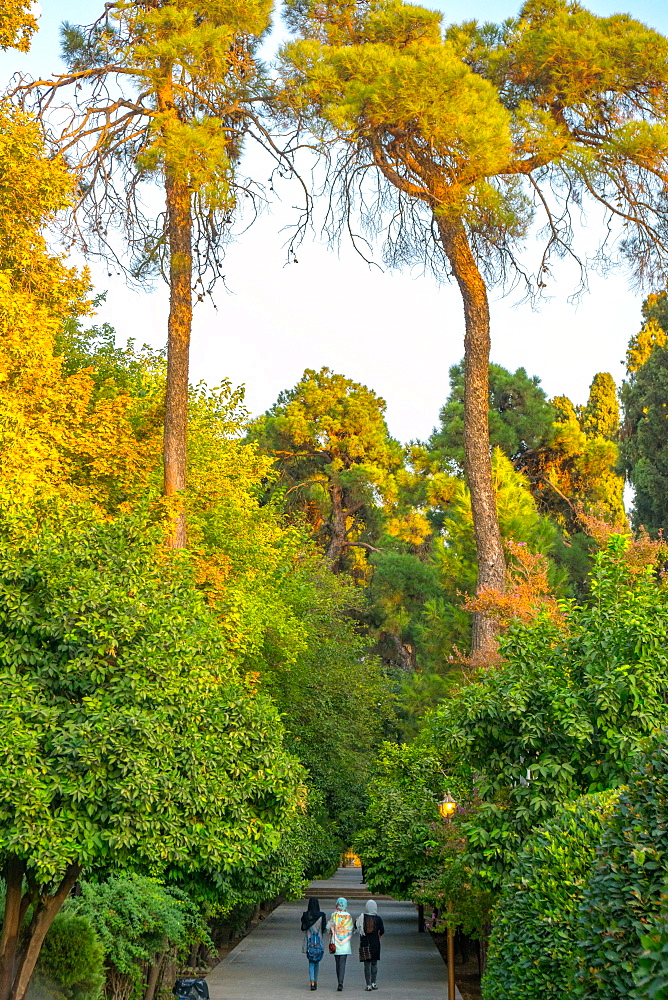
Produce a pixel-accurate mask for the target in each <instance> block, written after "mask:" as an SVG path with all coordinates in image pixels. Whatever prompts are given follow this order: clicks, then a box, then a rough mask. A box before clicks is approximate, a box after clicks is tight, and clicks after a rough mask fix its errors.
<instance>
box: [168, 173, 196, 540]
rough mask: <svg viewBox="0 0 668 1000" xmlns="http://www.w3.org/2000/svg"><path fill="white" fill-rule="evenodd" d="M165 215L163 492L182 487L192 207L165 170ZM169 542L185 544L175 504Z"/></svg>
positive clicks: (174, 491) (170, 493)
mask: <svg viewBox="0 0 668 1000" xmlns="http://www.w3.org/2000/svg"><path fill="white" fill-rule="evenodd" d="M165 188H166V192H167V213H168V217H169V256H170V263H169V333H168V340H167V391H166V396H165V441H164V468H165V496H167V497H171V496H174V495H175V494H178V493H183V492H184V491H185V488H186V466H187V435H188V381H189V362H190V332H191V329H192V315H193V308H192V212H191V196H190V189H189V187H188V185H187V184H186V183H184V182H183V181H179V180H176V179H175V178H174V177H173V176H172V175H171V173H170V171H167V176H166V180H165ZM169 544H170V545H171V546H172V547H173V548H176V549H182V548H185V545H186V513H185V506H184V504H180V505H179V509H178V513H177V515H176V518H175V521H174V527H173V532H172V535H171V537H170V539H169Z"/></svg>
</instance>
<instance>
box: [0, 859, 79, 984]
mask: <svg viewBox="0 0 668 1000" xmlns="http://www.w3.org/2000/svg"><path fill="white" fill-rule="evenodd" d="M80 874H81V865H77V864H71V865H70V866H69V867H68V869H67V871H66V872H65V875H64V876H63V879H62V881H61V883H60V885H59V886H58V889H57V890H56V892H55V893H54V894H53V895H52V896H49V897H47V899H45V900H44V901H43V902H40V903H38V904H37V907H36V910H35V915H34V916H33V919H32V922H31V924H30V929H29V931H28V938H27V941H26V944H25V947H24V949H23V951H22V953H21V956H20V958H19V961H18V964H17V967H16V971H15V973H14V977H13V984H12V989H11V992H10V994H9V1000H24V998H25V995H26V992H27V990H28V986H29V985H30V979H31V977H32V974H33V972H34V971H35V965H36V964H37V959H38V958H39V953H40V951H41V950H42V945H43V944H44V938H45V937H46V935H47V933H48V930H49V928H50V927H51V924H52V923H53V921H54V918H55V917H56V915H57V914H58V913H59V911H60V908H61V906H62V905H63V903H64V902H65V900H66V899H67V897H68V895H69V892H70V889H71V888H72V886H73V885H74V883H75V882H76V881H77V879H78V878H79V875H80Z"/></svg>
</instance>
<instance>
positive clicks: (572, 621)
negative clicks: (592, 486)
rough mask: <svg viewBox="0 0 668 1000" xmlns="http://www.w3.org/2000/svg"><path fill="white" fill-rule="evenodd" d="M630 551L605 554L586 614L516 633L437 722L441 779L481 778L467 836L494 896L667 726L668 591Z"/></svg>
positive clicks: (618, 781)
mask: <svg viewBox="0 0 668 1000" xmlns="http://www.w3.org/2000/svg"><path fill="white" fill-rule="evenodd" d="M628 546H629V540H628V539H625V538H623V537H622V536H620V535H615V536H613V538H612V539H611V541H610V542H609V544H608V547H607V549H606V550H605V551H603V552H601V553H599V554H598V556H597V557H596V564H595V567H594V571H593V573H592V575H591V580H590V586H591V595H592V598H591V601H590V603H589V604H588V605H587V606H583V607H579V606H577V605H570V604H569V605H566V606H564V608H563V614H564V618H563V621H562V622H561V623H555V622H553V621H551V620H550V619H549V618H548V617H547V616H543V617H540V618H539V619H537V620H535V621H532V622H529V623H527V624H525V623H522V622H517V623H516V624H514V625H513V626H512V627H511V628H510V629H509V631H508V632H507V633H506V634H505V635H503V636H502V637H501V639H500V642H499V649H500V652H501V654H502V656H503V662H502V663H500V664H499V665H498V666H497V667H495V669H493V670H487V671H485V672H481V674H479V675H478V677H477V678H476V680H475V683H472V684H469V685H467V686H466V687H463V688H462V690H461V691H460V692H458V693H457V694H456V695H455V696H454V697H452V698H450V699H448V701H447V702H445V703H444V704H443V705H442V707H440V708H439V709H438V710H437V711H436V712H435V713H434V714H433V716H432V717H431V718H430V719H429V720H428V733H427V734H426V736H428V737H429V738H430V739H431V741H432V743H433V746H434V750H433V752H434V753H435V754H437V755H439V756H440V758H441V761H442V766H443V768H444V770H445V771H446V772H448V773H449V774H451V775H453V776H455V775H457V774H464V775H465V774H466V773H471V772H473V773H475V774H476V775H477V776H478V777H477V779H476V780H477V788H478V793H477V798H476V803H475V808H474V810H473V811H472V813H471V816H470V821H469V822H467V824H466V826H465V833H466V834H467V837H468V853H469V857H470V859H471V863H472V864H473V865H474V867H475V868H476V870H477V872H478V873H479V875H480V877H481V878H483V879H485V881H486V882H487V884H488V885H489V886H490V887H492V888H494V887H498V888H500V886H501V884H502V882H503V879H504V877H505V875H506V874H507V872H508V871H509V870H510V869H511V868H512V867H513V865H514V863H515V860H516V858H517V856H518V853H519V851H520V850H521V849H522V847H523V846H524V843H525V841H526V840H527V838H529V837H531V836H532V834H533V832H534V831H535V830H536V829H537V828H538V827H539V826H542V825H543V824H544V823H546V822H548V821H549V820H550V819H551V818H552V817H553V816H554V815H555V814H556V813H558V811H559V810H560V808H561V803H563V802H569V801H572V800H574V799H576V798H578V797H579V796H581V795H585V794H591V793H594V792H600V791H606V790H607V789H610V788H615V787H618V786H620V785H622V784H624V783H625V782H626V781H627V779H628V774H629V771H630V769H631V766H632V761H633V758H634V754H636V753H638V752H641V751H642V750H644V748H645V747H646V746H647V741H648V740H651V739H652V738H653V736H654V734H656V732H657V731H660V730H662V729H663V728H664V727H665V726H667V725H668V587H666V586H664V585H662V584H661V583H659V582H657V578H656V573H655V572H654V570H653V568H652V567H651V566H644V567H641V566H638V565H637V564H636V565H634V564H633V559H636V560H638V559H639V558H640V557H641V556H642V553H638V552H637V551H636V552H635V553H631V554H630V555H629V554H627V551H626V550H627V549H628ZM631 557H633V558H631Z"/></svg>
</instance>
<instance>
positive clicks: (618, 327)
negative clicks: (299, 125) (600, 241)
mask: <svg viewBox="0 0 668 1000" xmlns="http://www.w3.org/2000/svg"><path fill="white" fill-rule="evenodd" d="M423 2H424V3H425V6H434V7H437V8H438V9H440V10H442V11H444V13H445V16H446V20H447V21H449V22H450V21H451V22H457V21H462V20H470V19H472V18H476V19H478V20H494V21H499V20H503V19H504V18H506V17H508V16H510V15H512V14H514V13H516V10H517V6H518V4H515V3H508V2H507V0H451V2H447V3H444V2H439V3H434V4H429V3H428V0H427V2H425V0H423ZM41 3H42V9H43V15H42V19H41V30H40V33H39V35H38V37H37V39H36V40H35V42H34V44H33V48H32V51H31V52H30V53H29V54H28V55H26V56H23V55H21V54H20V53H16V52H8V53H4V54H2V53H0V76H2V77H3V78H5V79H6V78H7V76H9V75H10V74H11V73H12V72H13V71H14V70H17V69H23V70H27V71H30V72H31V73H33V75H38V74H39V75H40V76H42V75H46V74H48V73H50V72H54V71H57V70H58V69H59V67H60V60H59V57H58V48H59V46H58V26H59V24H60V22H62V21H63V20H69V21H71V22H73V23H88V22H89V21H91V20H92V19H93V18H94V17H95V16H97V14H98V13H99V12H100V11H101V10H102V8H103V3H102V2H101V0H99V2H98V0H41ZM585 6H588V7H589V8H590V9H591V10H593V11H595V12H596V13H598V14H602V15H607V14H612V13H615V12H618V11H624V12H628V13H630V14H631V15H632V16H634V17H636V18H638V19H639V20H642V21H644V22H645V23H647V24H649V25H650V26H652V27H654V28H657V29H658V30H660V31H663V32H665V33H668V0H590V2H589V3H586V4H585ZM263 179H264V178H263ZM287 197H289V198H290V199H291V200H290V201H287V202H286V203H284V204H278V205H276V206H275V207H274V209H273V210H272V212H267V213H265V214H264V215H263V216H262V217H260V219H259V220H258V221H257V222H256V223H255V224H254V225H253V227H252V228H251V229H250V230H249V231H248V232H247V233H246V234H245V235H244V236H242V237H241V238H240V239H239V240H238V241H237V242H236V243H235V244H233V245H231V246H230V248H229V249H228V252H227V260H226V278H227V285H228V288H229V292H226V291H225V290H224V289H223V288H222V287H221V288H219V290H218V292H217V294H216V304H217V307H218V308H217V311H216V310H214V309H213V308H212V307H211V306H210V305H207V304H204V305H201V306H198V307H197V309H196V311H195V326H194V331H193V341H192V352H191V359H192V361H191V375H192V379H193V380H194V381H199V380H200V379H202V380H204V381H206V382H207V383H208V384H209V385H211V386H215V385H216V384H218V383H219V382H220V381H221V380H222V379H224V378H229V379H230V380H231V381H232V382H233V383H234V384H236V385H241V384H244V385H245V386H246V402H247V405H248V407H249V408H250V410H251V411H252V412H253V413H260V412H262V411H263V410H265V409H267V408H268V407H269V406H271V404H272V403H273V402H274V400H275V399H276V396H277V395H278V393H279V391H280V390H281V389H286V388H290V387H291V386H292V385H294V384H295V382H297V381H298V379H299V378H300V376H301V374H302V372H303V371H304V369H305V368H316V369H317V368H320V367H322V366H323V365H327V366H328V367H330V368H332V369H334V370H335V371H338V372H341V373H342V374H344V375H346V376H347V377H349V378H353V379H355V380H357V381H360V382H363V383H365V384H366V385H368V386H370V387H371V388H372V389H374V390H375V391H376V392H378V393H379V394H380V395H381V396H383V397H384V399H385V400H386V401H387V419H388V424H389V428H390V431H391V433H392V434H393V435H394V436H395V437H397V438H399V439H400V440H401V441H408V440H410V439H414V438H421V439H424V438H425V437H426V436H427V435H428V434H429V433H430V431H431V429H432V427H433V426H434V424H435V422H436V420H437V418H438V411H439V408H440V407H441V405H442V404H443V401H444V400H445V397H446V395H447V392H448V367H449V366H450V365H452V364H454V363H456V362H457V361H459V360H460V358H461V356H462V353H463V325H464V324H463V315H462V306H461V301H460V298H459V293H458V291H456V289H455V288H454V287H452V286H447V285H445V286H439V285H438V284H437V283H436V281H435V280H434V279H433V278H432V277H430V276H426V277H425V276H417V275H416V276H411V275H409V274H406V273H398V272H391V271H385V272H381V271H379V270H378V269H376V268H373V269H370V268H369V267H368V266H367V265H366V264H365V263H364V261H363V260H362V259H361V258H359V257H358V256H357V255H356V254H355V253H354V252H352V250H351V249H350V248H349V247H348V246H345V245H344V247H343V248H342V250H341V252H340V254H339V253H337V252H334V251H332V250H330V249H328V248H327V247H326V246H325V245H323V243H322V242H320V241H319V240H318V239H317V238H316V237H313V238H309V239H308V240H307V241H306V242H305V243H304V245H303V246H302V248H301V250H300V251H299V253H298V260H299V263H297V264H289V265H287V266H286V264H285V260H286V254H285V249H284V244H285V240H286V233H285V232H280V230H281V229H283V228H284V227H285V226H287V225H289V224H290V223H291V222H292V221H293V220H294V218H295V212H294V211H293V209H292V204H293V201H296V191H295V190H292V191H291V193H290V194H289V195H288V196H287ZM599 225H600V220H599V219H592V220H590V232H589V233H584V234H583V238H584V240H585V242H586V243H587V244H589V243H590V242H591V243H593V242H594V241H595V239H596V237H597V233H596V229H597V227H598V226H599ZM93 273H94V279H95V284H96V289H97V290H98V291H103V290H107V291H108V296H107V302H106V304H105V305H104V306H103V307H102V309H101V311H100V313H99V315H98V317H97V320H96V321H97V322H101V321H105V320H106V321H108V322H110V323H112V325H113V326H114V327H115V328H116V330H117V334H118V337H119V340H120V341H121V342H123V343H124V342H125V340H126V339H127V338H128V337H134V338H135V339H136V340H138V341H139V342H140V343H142V342H148V343H150V344H152V345H154V346H156V347H157V346H162V345H163V344H164V343H165V340H166V330H167V290H166V288H165V287H159V288H158V289H157V290H156V291H154V292H153V293H147V292H140V293H136V292H132V291H129V290H128V289H127V288H126V286H125V284H124V282H123V280H122V279H121V278H120V277H116V276H115V275H114V276H112V277H108V274H107V268H106V267H104V268H101V267H99V266H95V267H94V268H93ZM555 274H556V276H557V279H558V280H556V281H554V282H553V283H551V284H550V286H549V287H548V289H547V292H548V294H549V295H550V296H551V298H550V299H549V301H546V302H545V303H544V304H543V305H542V307H541V308H540V309H539V310H538V311H535V310H532V309H531V307H530V306H528V305H519V306H516V305H514V304H513V301H514V300H513V297H512V296H510V297H509V298H506V299H499V298H497V299H494V296H493V295H492V360H493V361H495V362H497V363H498V364H501V365H504V366H505V367H507V368H511V369H515V368H517V367H519V366H523V367H525V368H526V369H527V371H528V372H529V374H530V375H538V376H539V378H540V379H541V381H542V384H543V387H544V389H545V391H546V392H547V393H548V395H559V394H565V395H568V396H570V397H571V399H572V400H573V401H574V402H575V403H582V402H584V401H585V400H586V397H587V393H588V388H589V383H590V382H591V380H592V378H593V376H594V374H595V373H596V372H599V371H609V372H610V373H611V374H612V375H613V377H614V378H615V380H616V381H617V382H619V381H620V380H621V378H622V377H623V373H624V371H623V365H622V361H623V358H624V354H625V350H626V345H627V342H628V340H629V337H630V336H631V335H632V334H633V333H634V332H635V331H636V330H637V328H638V326H639V320H640V305H641V301H642V297H641V296H639V295H637V294H634V293H633V292H631V291H630V290H629V288H628V287H627V285H626V281H625V278H624V275H623V272H621V271H620V272H618V273H614V274H613V275H612V276H610V277H608V278H606V279H603V278H599V277H596V276H595V275H592V276H591V280H590V286H591V290H590V292H589V293H588V294H587V295H586V296H585V297H584V298H583V299H582V300H581V302H580V303H579V305H577V306H574V305H570V304H569V302H568V299H569V296H570V295H571V294H572V292H573V291H574V289H575V281H576V278H575V275H574V274H573V272H572V271H569V270H568V269H567V268H561V269H555Z"/></svg>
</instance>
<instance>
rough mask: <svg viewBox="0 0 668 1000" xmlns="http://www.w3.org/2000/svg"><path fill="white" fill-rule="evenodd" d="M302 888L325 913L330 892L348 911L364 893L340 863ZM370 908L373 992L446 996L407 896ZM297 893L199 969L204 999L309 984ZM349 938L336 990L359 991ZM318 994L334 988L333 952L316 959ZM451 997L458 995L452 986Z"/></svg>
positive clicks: (283, 994) (273, 998) (267, 993)
mask: <svg viewBox="0 0 668 1000" xmlns="http://www.w3.org/2000/svg"><path fill="white" fill-rule="evenodd" d="M309 894H312V895H316V896H317V895H319V898H320V905H321V907H322V909H323V910H324V911H325V913H327V914H329V913H330V912H331V911H332V910H333V908H334V901H335V899H336V898H337V897H338V896H341V895H343V896H345V897H346V898H347V899H349V900H350V905H349V907H348V909H349V910H350V912H351V914H352V915H353V917H354V918H356V917H357V916H358V914H359V913H360V912H361V911H362V909H363V908H364V899H365V898H370V897H369V894H368V892H367V891H366V886H362V885H360V869H359V868H340V869H339V871H338V872H337V873H336V875H335V876H334V878H332V879H328V880H327V882H314V883H313V885H312V886H311V889H310V890H309ZM374 898H375V899H377V900H378V911H379V913H380V915H381V916H382V918H383V921H384V922H385V936H384V938H383V947H382V954H381V960H380V963H379V965H378V991H377V992H376V994H375V996H377V997H378V998H379V1000H381V998H385V997H387V998H390V1000H447V996H448V981H447V969H446V967H445V964H444V963H443V960H442V959H441V956H440V954H439V952H438V949H437V948H436V946H435V945H434V943H433V941H432V939H431V936H430V935H429V934H419V933H418V930H417V913H416V910H415V907H414V906H413V905H412V903H402V902H399V901H398V900H389V899H386V898H384V897H381V896H376V897H374ZM305 909H306V903H305V901H304V900H301V901H299V902H294V903H283V904H282V905H281V906H279V907H278V908H277V909H276V910H274V911H273V913H271V914H269V916H268V917H267V918H266V920H264V921H263V922H262V923H261V924H260V925H259V926H258V927H256V929H255V930H254V931H253V932H252V933H251V934H249V935H248V937H246V938H244V940H243V941H241V942H240V943H239V944H238V945H237V946H236V948H235V949H234V950H233V951H231V952H230V954H229V955H228V956H227V957H226V958H225V959H224V960H223V961H222V962H220V964H219V965H217V966H216V968H215V969H214V970H213V972H210V973H209V975H208V976H207V982H208V984H209V992H210V994H211V1000H299V998H300V997H302V996H303V994H304V993H308V992H309V981H308V964H307V961H306V956H305V955H302V953H301V946H302V939H303V935H302V933H301V931H300V929H299V924H300V917H301V914H302V912H303V911H304V910H305ZM357 940H359V939H357V938H353V954H352V955H351V956H350V957H349V958H348V964H347V969H346V979H345V983H344V987H343V992H344V994H345V993H349V994H353V995H355V996H357V994H359V993H363V992H364V972H363V968H362V965H361V963H360V962H359V961H358V960H357V946H356V941H357ZM317 992H318V995H323V994H324V995H325V996H329V995H330V994H332V993H336V976H335V973H334V958H333V956H331V955H330V954H329V953H328V952H325V957H324V958H323V960H322V962H321V963H320V977H319V981H318V991H317ZM457 998H458V1000H461V996H460V994H459V991H457Z"/></svg>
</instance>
